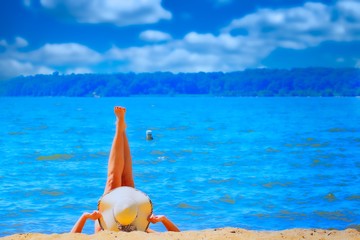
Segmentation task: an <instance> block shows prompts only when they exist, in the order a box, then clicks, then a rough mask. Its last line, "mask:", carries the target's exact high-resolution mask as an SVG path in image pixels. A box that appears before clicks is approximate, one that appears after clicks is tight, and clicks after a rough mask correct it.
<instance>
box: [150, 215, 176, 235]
mask: <svg viewBox="0 0 360 240" xmlns="http://www.w3.org/2000/svg"><path fill="white" fill-rule="evenodd" d="M148 220H149V222H151V223H158V222H161V223H162V224H164V226H165V227H166V229H167V230H168V231H173V232H180V230H179V228H178V227H177V226H176V225H175V224H174V223H173V222H171V221H170V220H169V219H168V218H167V217H165V216H164V215H154V214H151V216H150V217H149V218H148Z"/></svg>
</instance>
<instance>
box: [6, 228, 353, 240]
mask: <svg viewBox="0 0 360 240" xmlns="http://www.w3.org/2000/svg"><path fill="white" fill-rule="evenodd" d="M0 239H1V240H25V239H26V240H31V239H34V240H35V239H37V240H38V239H39V240H55V239H60V240H65V239H73V240H96V239H104V240H113V239H114V240H115V239H116V240H125V239H128V240H142V239H147V240H165V239H166V240H178V239H184V240H193V239H207V240H220V239H229V240H252V239H254V240H255V239H256V240H257V239H266V240H277V239H286V240H298V239H309V240H315V239H317V240H319V239H333V240H343V239H347V240H359V239H360V231H358V230H356V229H351V228H349V229H346V230H324V229H296V228H295V229H287V230H281V231H253V230H245V229H240V228H230V227H228V228H218V229H206V230H199V231H184V232H158V233H144V232H131V233H126V232H111V231H102V232H99V233H96V234H93V235H87V234H80V233H62V234H41V233H24V234H14V235H10V236H5V237H0Z"/></svg>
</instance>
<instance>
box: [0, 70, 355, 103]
mask: <svg viewBox="0 0 360 240" xmlns="http://www.w3.org/2000/svg"><path fill="white" fill-rule="evenodd" d="M183 94H193V95H196V94H199V95H211V96H269V97H270V96H324V97H331V96H360V69H358V68H294V69H247V70H244V71H236V72H227V73H224V72H208V73H205V72H198V73H171V72H154V73H133V72H130V73H113V74H69V75H62V74H59V73H58V72H54V73H53V74H50V75H34V76H19V77H16V78H13V79H9V80H2V81H0V96H33V97H40V96H69V97H124V96H136V95H167V96H176V95H183Z"/></svg>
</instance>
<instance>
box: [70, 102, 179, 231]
mask: <svg viewBox="0 0 360 240" xmlns="http://www.w3.org/2000/svg"><path fill="white" fill-rule="evenodd" d="M114 112H115V115H116V118H117V120H116V131H115V136H114V140H113V143H112V147H111V151H110V156H109V162H108V173H107V181H106V186H105V191H104V195H105V194H107V193H109V192H110V191H112V190H114V189H116V188H118V187H123V186H127V187H132V188H134V187H135V184H134V178H133V173H132V160H131V155H130V147H129V143H128V139H127V136H126V133H125V129H126V124H125V112H126V109H125V108H123V107H115V108H114ZM101 217H102V215H101V212H99V211H93V212H92V213H83V215H82V216H81V217H80V218H79V220H78V221H77V222H76V223H75V225H74V227H73V228H72V230H71V232H73V233H81V231H82V229H83V227H84V225H85V223H86V220H87V219H91V220H94V221H96V222H95V232H98V231H100V230H102V229H101V227H100V226H99V224H97V220H98V219H100V218H101ZM148 221H149V222H151V223H158V222H161V223H163V224H164V226H165V228H166V229H167V230H168V231H174V232H179V231H180V230H179V228H178V227H177V226H176V225H175V224H174V223H173V222H171V221H170V220H169V219H168V218H167V217H165V216H163V215H154V214H152V215H151V216H150V217H149V218H148ZM146 231H147V232H153V231H152V230H151V229H147V230H146Z"/></svg>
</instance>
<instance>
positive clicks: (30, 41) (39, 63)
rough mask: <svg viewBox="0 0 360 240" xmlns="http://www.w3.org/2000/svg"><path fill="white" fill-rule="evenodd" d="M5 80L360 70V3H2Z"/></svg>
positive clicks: (0, 62) (1, 72)
mask: <svg viewBox="0 0 360 240" xmlns="http://www.w3.org/2000/svg"><path fill="white" fill-rule="evenodd" d="M0 4H1V7H0V79H8V78H11V77H15V76H18V75H33V74H48V73H53V72H54V71H58V72H60V73H64V74H71V73H113V72H129V71H132V72H155V71H171V72H174V73H176V72H199V71H204V72H212V71H224V72H229V71H238V70H243V69H246V68H264V67H265V68H294V67H309V66H321V67H360V0H327V1H302V0H258V1H245V0H243V1H241V0H162V1H161V0H76V1H75V0H0Z"/></svg>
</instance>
